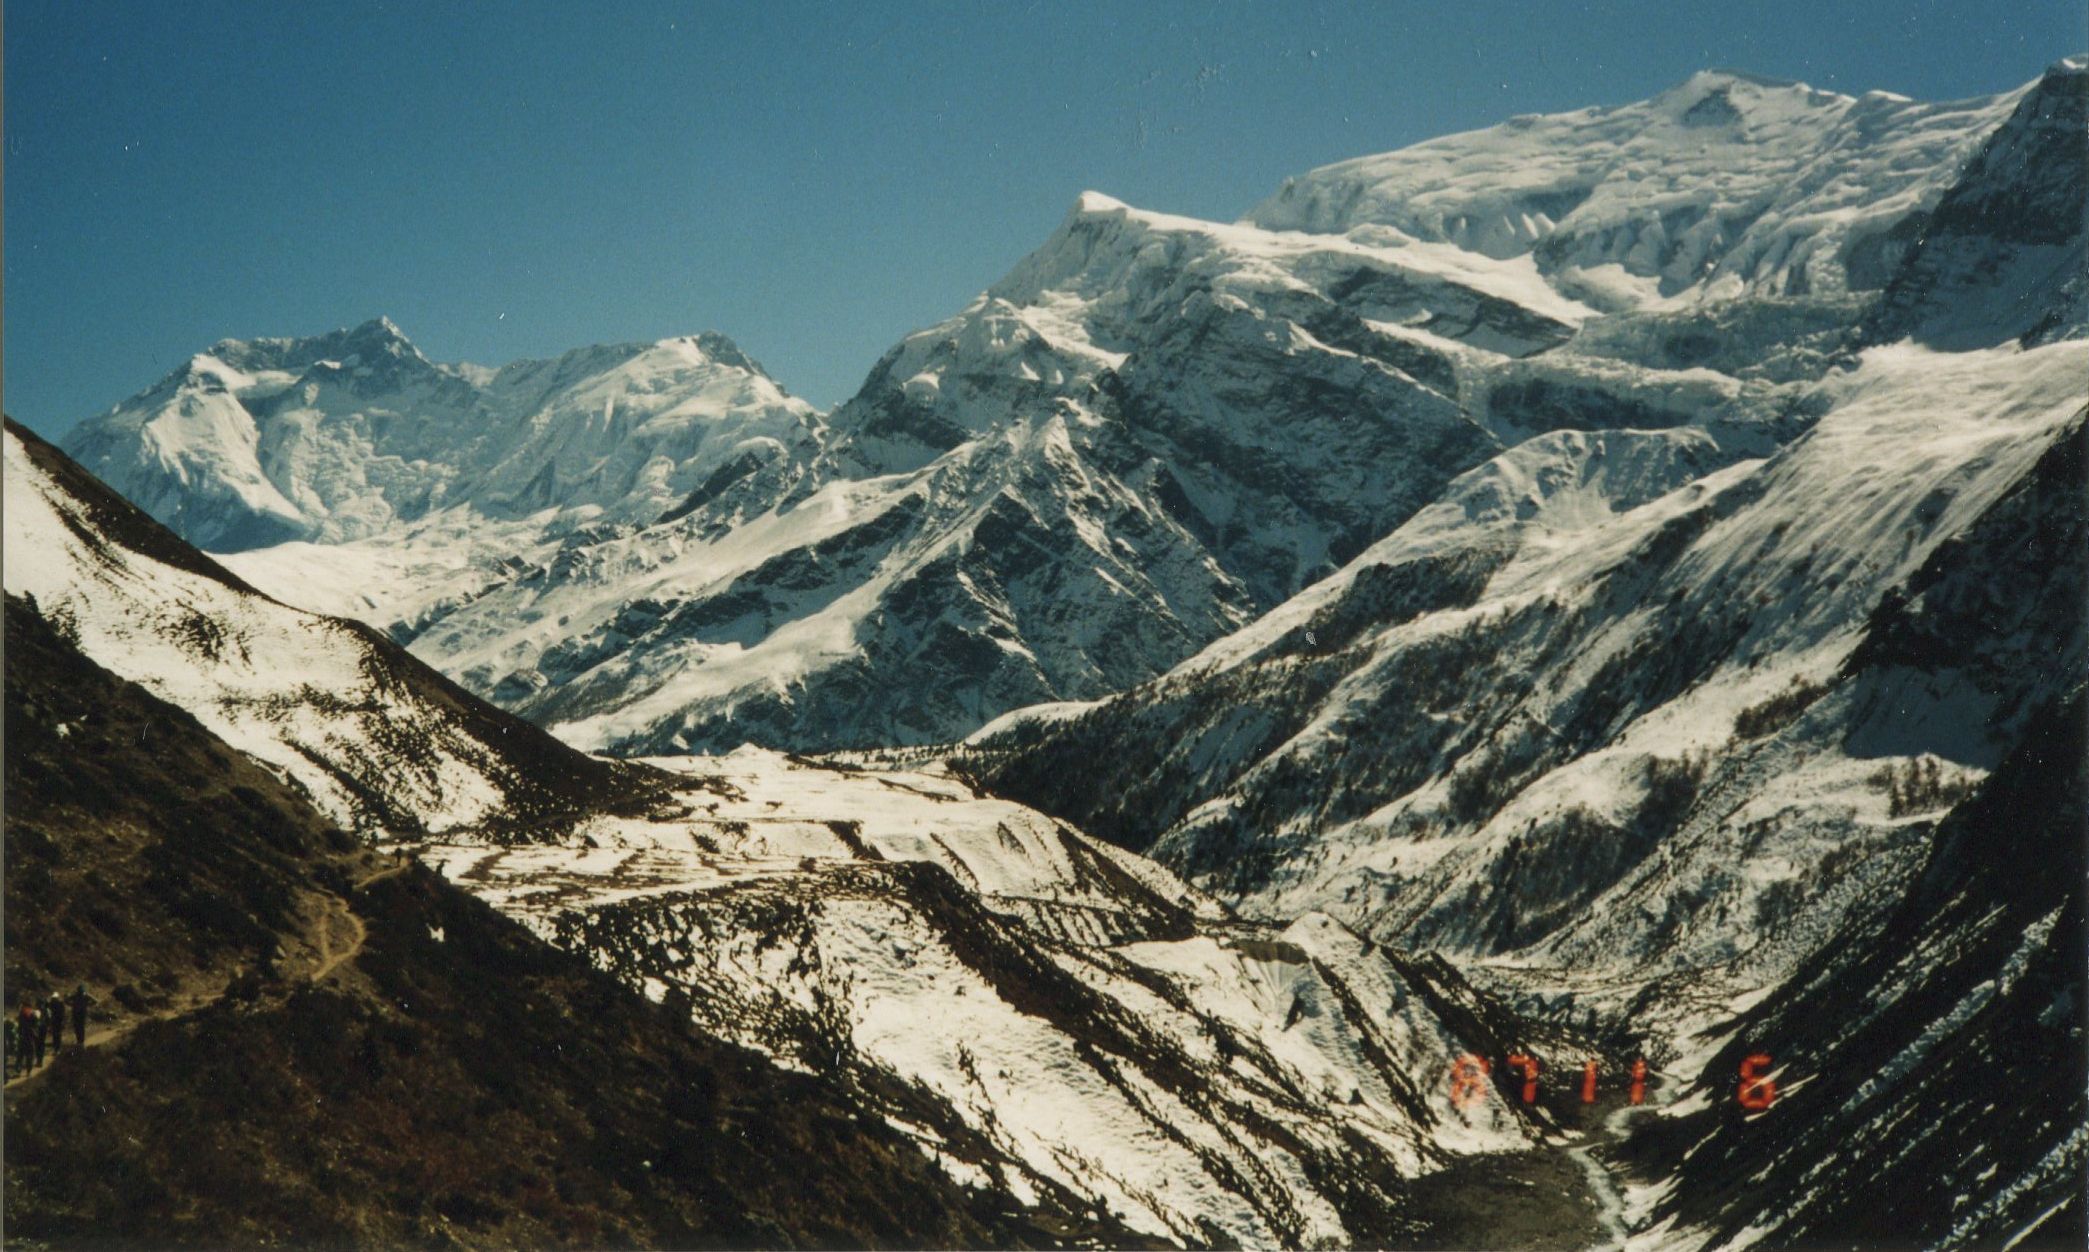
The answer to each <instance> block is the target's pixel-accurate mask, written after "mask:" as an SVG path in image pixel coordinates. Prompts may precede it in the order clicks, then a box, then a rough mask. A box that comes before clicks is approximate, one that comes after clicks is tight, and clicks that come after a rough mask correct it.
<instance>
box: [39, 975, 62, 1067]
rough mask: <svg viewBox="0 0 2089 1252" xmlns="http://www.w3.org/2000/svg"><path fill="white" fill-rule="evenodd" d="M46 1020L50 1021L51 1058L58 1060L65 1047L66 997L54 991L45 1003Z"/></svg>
mask: <svg viewBox="0 0 2089 1252" xmlns="http://www.w3.org/2000/svg"><path fill="white" fill-rule="evenodd" d="M44 1020H45V1021H47V1022H49V1023H50V1027H49V1029H50V1032H51V1059H52V1060H54V1061H55V1060H57V1059H58V1053H59V1052H60V1050H62V1049H63V1048H64V1047H65V997H64V996H62V995H59V994H58V993H57V992H55V991H53V992H52V993H51V998H50V999H49V1000H48V1001H46V1002H45V1003H44Z"/></svg>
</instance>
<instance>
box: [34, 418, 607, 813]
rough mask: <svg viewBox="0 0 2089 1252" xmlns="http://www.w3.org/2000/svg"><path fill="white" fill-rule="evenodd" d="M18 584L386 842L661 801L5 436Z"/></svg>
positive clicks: (124, 672)
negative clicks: (291, 600)
mask: <svg viewBox="0 0 2089 1252" xmlns="http://www.w3.org/2000/svg"><path fill="white" fill-rule="evenodd" d="M6 440H7V448H6V458H7V459H6V554H7V558H6V584H7V591H8V593H9V594H10V595H18V596H23V597H26V598H28V599H30V600H31V601H33V603H34V607H35V608H36V610H37V612H38V613H40V614H41V615H42V616H43V617H44V618H45V619H46V620H47V621H49V622H50V623H52V624H53V625H54V626H55V627H57V628H58V630H59V631H60V632H61V633H62V634H64V635H65V636H66V637H67V638H68V639H69V640H70V641H71V642H72V643H73V644H74V645H75V646H77V647H78V648H79V649H80V650H81V651H82V652H84V653H85V654H86V655H87V656H88V657H90V658H91V659H93V660H94V661H95V662H96V663H98V664H100V665H102V666H103V667H104V668H106V669H108V670H110V671H111V672H113V673H115V674H117V675H118V676H119V677H122V678H127V679H129V680H131V681H133V682H136V683H138V684H140V685H142V686H143V687H145V688H146V690H148V691H150V692H152V693H153V694H154V695H156V696H158V697H160V698H161V699H163V700H166V701H168V702H169V703H172V704H175V705H178V706H180V707H182V708H184V709H187V710H188V711H189V712H190V713H193V714H194V715H195V716H196V718H197V719H198V720H199V721H201V722H202V723H203V724H204V726H205V727H207V728H208V729H209V730H210V731H212V732H213V733H214V734H216V735H217V736H218V737H220V738H222V739H223V740H224V741H225V742H227V743H229V744H231V745H233V746H234V747H236V748H238V749H239V750H240V751H242V752H246V753H248V754H250V755H251V756H253V757H254V758H255V759H256V760H258V761H260V762H262V763H263V764H264V765H265V766H267V767H268V768H269V769H270V770H271V771H273V772H274V773H276V774H277V775H278V776H279V777H282V778H285V779H287V780H290V781H292V782H293V783H295V784H296V785H298V786H300V787H301V788H303V790H304V791H305V792H306V793H307V794H308V795H309V796H310V797H311V799H312V801H313V803H314V804H315V805H316V806H317V807H318V809H319V810H320V811H321V812H322V813H324V814H326V815H327V816H328V817H329V818H330V819H332V820H334V821H336V822H339V823H341V824H342V825H343V826H346V827H348V828H350V829H354V830H357V831H360V832H363V833H365V834H368V835H370V836H372V837H399V836H406V835H415V834H420V833H422V832H424V831H429V830H448V829H461V828H474V829H491V830H514V829H517V828H522V827H529V828H532V829H541V828H544V827H555V826H556V824H557V823H558V822H559V821H560V820H561V819H564V820H570V819H571V818H572V817H573V816H574V815H575V814H577V813H580V812H583V811H587V810H589V809H593V808H595V807H598V806H600V805H603V804H606V803H614V802H616V801H617V800H618V799H619V797H620V796H621V795H624V794H627V793H633V792H637V793H642V792H643V791H644V790H645V789H646V788H645V785H644V784H643V783H642V782H641V781H639V780H638V779H637V778H636V777H635V776H627V775H629V771H625V770H623V769H621V768H619V767H618V766H616V765H614V764H611V763H609V762H604V761H598V760H594V759H591V758H588V757H585V756H582V755H581V754H579V753H577V752H575V751H573V750H572V749H570V748H567V747H565V746H564V745H563V744H560V743H558V742H557V741H556V740H554V739H552V738H551V737H550V736H548V735H546V734H544V733H543V732H542V731H540V730H538V729H537V728H536V727H534V726H531V725H529V724H528V723H526V722H522V721H520V720H518V719H516V718H513V717H510V716H508V715H506V714H503V713H500V712H499V711H497V710H494V709H491V708H488V707H486V706H484V705H483V704H481V703H479V702H478V701H476V700H474V699H472V698H471V697H469V696H467V695H465V694H464V693H463V692H461V691H459V690H457V689H456V688H455V687H454V686H452V685H451V684H450V683H449V682H448V681H447V680H446V679H444V678H442V677H441V676H440V675H438V674H436V673H434V672H433V671H432V670H429V669H428V668H427V667H426V666H424V665H422V664H421V663H420V662H418V661H415V660H414V659H413V658H411V657H409V656H407V655H406V654H405V652H404V651H403V650H402V649H400V648H398V647H397V646H396V645H394V644H392V643H391V642H390V641H388V640H386V639H384V638H382V637H381V636H379V635H377V634H375V633H374V632H372V631H371V630H370V629H369V628H368V627H365V626H363V625H361V624H360V623H357V622H352V621H343V620H339V619H335V618H328V617H322V616H319V615H317V614H314V613H308V612H305V611H303V610H301V609H294V608H290V607H288V606H286V605H283V604H280V603H278V602H276V601H274V600H271V599H269V598H268V597H266V596H264V595H261V594H260V593H258V592H256V591H254V590H253V589H252V588H250V587H248V586H247V585H246V584H244V583H242V582H240V581H239V580H238V579H237V578H235V577H233V576H232V575H231V574H229V573H227V572H226V571H225V570H224V569H222V568H221V567H219V566H218V565H216V564H215V563H213V562H212V561H211V560H210V559H209V558H208V557H205V556H203V555H202V554H201V553H198V552H197V551H196V550H195V549H193V548H191V547H189V546H188V545H187V544H185V543H183V542H182V541H181V540H180V539H179V538H177V537H176V536H174V535H173V534H171V533H169V532H168V531H167V530H165V529H164V528H162V527H161V526H160V525H159V524H158V523H157V522H154V521H153V520H152V519H151V518H149V517H147V516H145V515H144V514H143V513H142V512H140V511H139V510H138V509H137V508H135V507H134V506H132V505H131V504H130V503H129V502H127V501H125V500H124V499H123V498H122V497H120V496H118V495H116V494H115V493H114V492H112V491H110V490H109V489H108V488H107V487H105V486H103V485H102V484H101V483H99V482H97V481H96V480H95V479H94V478H93V477H92V476H90V475H88V474H86V473H84V472H83V471H82V470H81V469H80V467H79V466H78V465H76V464H74V463H73V462H72V461H70V460H68V459H67V458H66V457H65V456H64V454H63V453H60V452H59V451H58V450H57V449H55V448H53V447H51V446H50V445H49V444H46V443H44V442H43V441H42V440H40V439H38V438H37V437H36V436H35V435H33V434H31V433H29V432H28V431H26V430H23V429H22V428H20V427H18V426H16V425H15V424H14V423H13V422H11V421H10V422H9V423H8V425H7V435H6Z"/></svg>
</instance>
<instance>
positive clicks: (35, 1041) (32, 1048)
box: [20, 1000, 44, 1069]
mask: <svg viewBox="0 0 2089 1252" xmlns="http://www.w3.org/2000/svg"><path fill="white" fill-rule="evenodd" d="M20 1025H21V1028H22V1033H23V1034H25V1035H27V1036H29V1038H28V1042H27V1046H26V1049H25V1050H26V1051H27V1052H28V1054H29V1068H30V1069H39V1068H41V1067H42V1066H43V1063H44V1019H43V1015H42V1014H41V1013H38V1012H37V1011H36V1002H35V1001H34V1000H31V1001H28V1002H27V1003H25V1004H23V1005H22V1020H21V1023H20Z"/></svg>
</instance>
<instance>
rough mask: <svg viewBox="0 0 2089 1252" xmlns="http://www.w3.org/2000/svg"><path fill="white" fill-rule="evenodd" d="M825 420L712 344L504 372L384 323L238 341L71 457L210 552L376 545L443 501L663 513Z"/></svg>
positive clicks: (512, 508) (99, 421)
mask: <svg viewBox="0 0 2089 1252" xmlns="http://www.w3.org/2000/svg"><path fill="white" fill-rule="evenodd" d="M813 418H814V414H813V410H812V407H811V406H810V405H807V404H806V403H805V402H804V401H802V400H797V399H795V398H792V397H790V396H788V395H786V394H785V393H784V392H783V391H782V389H781V388H779V387H777V385H776V384H775V383H774V382H773V381H772V380H771V379H770V378H769V377H768V375H766V374H764V373H763V372H762V371H761V368H760V367H759V366H757V365H755V364H754V362H752V361H750V360H748V359H747V358H746V357H745V356H744V355H742V354H741V353H740V351H739V349H737V348H736V347H734V346H733V345H732V343H731V342H730V341H729V340H726V339H725V338H724V337H722V336H718V335H702V336H692V337H687V338H681V339H667V340H662V341H661V342H659V343H656V344H624V345H616V346H609V347H599V348H586V349H581V350H579V351H576V352H570V353H567V354H566V355H564V356H561V357H558V358H556V359H554V360H549V361H522V362H517V363H515V364H513V365H509V366H505V367H503V368H502V369H500V370H497V371H490V372H489V371H483V370H478V369H476V368H472V367H465V366H448V365H437V364H435V363H433V362H431V361H429V360H428V358H427V357H426V356H424V355H422V353H421V352H420V350H419V349H418V348H415V347H414V346H413V345H412V344H411V343H410V342H408V341H407V339H406V337H405V336H404V335H403V334H402V333H400V331H399V328H398V327H397V326H394V325H393V324H392V323H391V322H390V321H389V320H386V319H383V318H380V319H377V320H375V321H372V322H368V323H365V324H364V325H362V326H358V327H356V328H354V329H353V330H345V331H335V332H333V333H331V334H327V335H320V336H314V337H312V338H306V339H258V340H253V341H241V340H229V339H228V340H225V341H223V342H220V343H218V344H216V345H214V346H213V347H212V348H211V349H210V350H209V351H208V352H205V353H201V354H198V355H197V356H196V357H195V358H193V359H192V360H191V361H190V362H189V363H188V365H186V366H184V367H183V368H182V369H181V370H178V371H176V372H175V373H174V374H173V375H171V376H170V377H168V378H167V379H165V380H164V381H162V382H161V383H160V384H159V385H157V386H155V387H153V388H152V389H150V390H148V391H145V392H143V393H141V394H140V395H138V396H135V397H133V398H132V399H130V400H127V401H125V402H124V403H122V404H120V405H118V406H116V408H114V409H113V410H111V411H110V412H108V413H106V414H104V415H102V416H101V417H98V418H95V419H93V420H91V421H88V422H84V423H82V424H81V425H80V426H79V427H78V428H76V429H75V430H74V431H73V432H72V433H71V434H70V435H68V437H67V438H66V441H65V447H66V450H67V451H68V452H69V453H71V454H72V455H73V456H74V457H75V459H77V460H79V461H80V462H81V463H82V464H83V465H85V466H86V467H87V468H88V469H89V470H90V471H92V472H93V473H95V474H96V475H97V476H99V477H101V478H102V479H103V480H104V481H106V482H108V483H110V484H111V485H112V486H114V487H116V488H117V489H118V490H120V491H122V492H123V493H124V494H125V495H127V496H129V497H130V498H131V499H132V500H133V501H134V502H136V503H138V504H139V505H140V506H141V507H143V508H144V509H145V510H146V511H147V512H149V513H152V514H153V516H155V517H156V518H158V519H159V520H161V521H163V522H165V523H167V524H168V525H169V526H171V527H173V528H174V529H175V530H176V531H177V532H178V533H180V534H181V535H183V536H184V537H185V538H187V539H189V540H190V541H192V542H194V543H197V544H199V545H201V546H204V547H207V548H210V549H213V550H226V551H229V550H239V549H245V548H254V547H262V546H266V545H267V544H270V543H274V542H279V541H281V540H283V539H286V538H296V539H312V540H317V541H320V542H325V543H337V542H341V541H344V540H352V539H357V538H363V537H366V536H370V535H373V534H377V533H380V532H383V531H385V530H386V529H387V528H389V527H391V526H393V525H394V524H396V523H399V522H410V521H413V520H415V519H418V518H421V517H423V516H426V515H428V514H430V513H432V512H435V511H439V510H441V509H445V508H459V507H469V508H471V509H473V510H474V511H475V512H477V513H478V514H481V515H483V516H486V517H488V518H495V519H513V518H517V517H523V516H528V515H530V514H534V513H539V512H541V511H544V510H546V509H551V508H553V507H556V508H557V509H558V510H560V511H561V512H563V513H565V514H566V515H567V517H568V519H569V521H568V524H569V525H570V524H574V523H577V522H580V521H589V520H596V519H601V520H607V521H612V522H613V521H619V520H621V521H633V520H638V521H651V520H652V519H653V518H655V517H657V516H659V515H660V514H661V513H663V512H665V511H667V510H668V509H669V508H671V507H672V506H673V505H674V504H676V503H677V502H678V501H680V500H681V499H682V498H683V497H685V496H687V495H688V493H689V492H690V491H692V490H694V489H695V488H696V487H697V486H698V485H699V484H701V483H702V482H703V481H704V479H705V478H706V477H707V476H708V475H709V474H711V473H713V472H715V471H716V470H717V469H718V468H719V467H720V466H721V465H723V464H724V463H726V462H727V461H729V460H731V459H733V458H734V457H737V456H745V455H748V454H749V453H750V452H751V451H753V450H756V449H766V448H775V447H781V446H782V445H784V444H788V443H795V442H796V441H798V440H800V439H803V438H806V437H808V434H809V432H810V431H811V430H812V429H813Z"/></svg>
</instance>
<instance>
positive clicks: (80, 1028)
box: [7, 983, 94, 1078]
mask: <svg viewBox="0 0 2089 1252" xmlns="http://www.w3.org/2000/svg"><path fill="white" fill-rule="evenodd" d="M93 1003H94V997H93V996H91V995H88V994H87V987H86V984H84V983H83V984H81V985H80V986H79V987H77V988H75V989H74V991H73V994H72V1004H71V1009H72V1012H71V1013H70V1014H68V1013H67V1012H66V1008H67V1005H66V1000H65V997H64V996H61V995H59V994H58V993H57V992H55V991H54V992H52V993H51V998H50V999H48V1000H44V1001H41V1002H39V1001H38V1000H37V998H36V997H35V996H33V995H25V996H22V997H20V1007H18V1008H17V1009H16V1010H15V1012H14V1014H13V1015H12V1016H10V1017H8V1018H7V1075H8V1077H10V1078H12V1077H14V1076H15V1075H17V1074H27V1073H29V1072H31V1071H32V1070H35V1069H38V1068H41V1067H42V1065H43V1063H44V1058H45V1057H46V1056H47V1055H48V1056H49V1057H50V1058H51V1059H52V1060H56V1059H57V1057H58V1053H59V1050H60V1049H62V1048H64V1047H65V1022H66V1018H67V1017H68V1016H70V1017H71V1018H72V1027H73V1043H74V1045H75V1046H77V1047H82V1048H84V1047H86V1046H87V1006H88V1005H90V1004H93Z"/></svg>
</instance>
